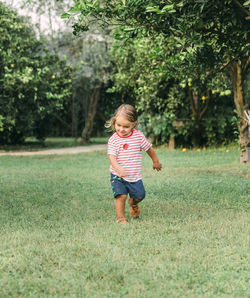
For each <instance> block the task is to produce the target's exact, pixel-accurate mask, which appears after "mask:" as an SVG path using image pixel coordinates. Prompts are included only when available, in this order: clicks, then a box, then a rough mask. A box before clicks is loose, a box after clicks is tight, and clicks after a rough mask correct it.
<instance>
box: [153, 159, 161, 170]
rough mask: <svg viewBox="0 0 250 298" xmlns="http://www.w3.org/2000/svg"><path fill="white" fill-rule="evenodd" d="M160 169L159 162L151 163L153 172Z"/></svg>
mask: <svg viewBox="0 0 250 298" xmlns="http://www.w3.org/2000/svg"><path fill="white" fill-rule="evenodd" d="M161 168H162V165H161V163H160V162H159V161H157V162H154V163H153V169H154V170H157V171H160V170H161Z"/></svg>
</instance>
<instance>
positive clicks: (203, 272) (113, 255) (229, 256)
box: [0, 148, 250, 298]
mask: <svg viewBox="0 0 250 298" xmlns="http://www.w3.org/2000/svg"><path fill="white" fill-rule="evenodd" d="M228 151H229V152H226V150H225V149H223V148H222V149H214V150H212V149H210V150H201V152H198V151H190V150H187V151H186V152H182V151H181V150H175V151H168V150H166V149H164V148H161V149H158V150H157V154H158V156H159V157H160V160H161V162H162V164H163V170H162V171H161V172H159V173H157V172H155V171H153V170H152V163H151V160H150V158H149V157H148V156H146V154H144V163H143V176H144V184H145V187H146V191H147V197H146V199H145V200H144V201H143V202H142V203H141V218H140V219H139V220H129V225H128V226H120V225H118V224H116V223H115V210H114V199H113V198H112V192H111V188H110V182H109V171H108V166H109V164H108V160H107V157H106V152H102V151H101V152H91V153H84V154H77V155H60V156H36V157H10V156H4V157H0V239H1V241H0V297H1V298H2V297H202V296H209V297H249V294H250V293H249V264H248V261H249V230H248V227H249V222H248V220H249V201H250V180H249V178H250V167H249V165H247V164H240V163H239V152H238V151H237V150H236V149H235V150H234V149H232V150H231V149H230V150H228ZM126 212H127V216H129V215H128V208H127V211H126Z"/></svg>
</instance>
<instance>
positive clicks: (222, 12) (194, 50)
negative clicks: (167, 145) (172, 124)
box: [64, 0, 250, 134]
mask: <svg viewBox="0 0 250 298" xmlns="http://www.w3.org/2000/svg"><path fill="white" fill-rule="evenodd" d="M249 15H250V12H249V3H248V2H244V3H243V2H242V1H236V0H224V1H217V2H211V1H207V0H204V1H195V2H193V1H191V0H182V1H178V2H176V1H168V2H167V3H163V2H159V1H156V0H155V1H141V0H135V1H75V6H74V8H73V9H72V10H70V11H69V12H68V14H65V15H64V17H69V18H71V19H74V20H75V22H76V27H77V28H78V30H79V31H81V30H87V29H88V26H89V22H90V21H91V18H92V17H95V19H96V20H97V21H99V22H100V23H101V24H103V25H104V26H106V25H107V24H109V25H112V26H113V28H114V27H117V26H118V29H116V30H115V31H114V37H115V38H116V39H118V40H121V41H122V43H123V44H122V45H121V47H122V46H123V45H124V44H125V45H126V41H128V39H130V42H131V43H132V44H134V49H135V50H136V51H137V52H141V53H142V52H143V50H144V53H143V55H144V56H143V55H141V56H139V55H138V56H137V57H135V58H134V61H135V60H136V59H138V64H136V62H135V63H134V64H135V66H132V67H131V71H128V70H126V71H125V72H123V71H119V70H118V76H116V84H118V85H119V87H118V88H121V87H122V86H123V87H122V88H123V89H124V87H125V85H127V86H129V88H133V91H134V92H135V93H136V94H137V96H138V98H139V100H138V99H137V104H138V106H139V107H140V105H141V106H142V107H143V108H145V107H146V109H147V108H148V107H150V106H151V105H152V103H153V104H154V106H158V107H159V106H161V103H162V102H163V105H164V104H165V101H166V98H160V100H159V96H157V89H158V90H159V89H160V83H159V82H160V76H162V78H164V79H162V81H163V80H164V81H165V84H168V83H169V79H171V78H174V79H175V84H181V85H184V87H185V86H187V84H190V85H192V88H190V89H191V90H190V92H191V93H192V94H191V97H192V98H193V99H195V98H198V101H197V100H196V104H195V105H196V106H194V104H193V106H192V112H193V118H194V120H195V121H196V124H195V127H196V128H195V130H197V129H198V130H199V134H200V133H201V120H202V119H203V118H204V115H205V113H206V111H207V109H208V101H206V102H207V106H204V109H203V110H202V111H200V110H199V106H200V107H201V106H202V105H203V103H204V101H202V98H207V99H208V98H210V97H211V96H210V95H209V94H211V93H220V94H221V96H223V94H222V92H227V95H230V89H231V88H228V87H227V88H226V89H224V88H221V87H220V85H221V84H220V81H223V80H224V79H223V78H222V77H223V75H220V72H221V71H223V70H229V72H230V75H231V76H230V79H231V82H232V85H233V86H235V84H236V80H237V81H238V83H237V84H238V85H242V82H243V83H244V79H245V73H246V72H247V69H248V66H249V60H250V59H249V42H248V33H249V24H248V22H249ZM131 38H132V39H134V41H131ZM148 43H149V44H150V46H148ZM138 47H140V48H141V49H142V50H141V51H140V49H138ZM128 49H129V50H128V51H127V53H126V50H125V51H124V50H123V49H122V50H121V49H118V50H117V49H116V50H117V51H118V53H119V55H120V56H122V55H123V54H121V53H122V52H123V53H125V57H126V58H124V59H123V60H126V59H128V53H129V52H132V51H133V50H132V49H131V48H130V47H129V46H128ZM145 56H147V57H145ZM141 58H142V59H141ZM129 59H130V60H131V58H129ZM116 61H117V60H116ZM142 61H143V62H142ZM118 63H119V62H118ZM143 63H145V64H143ZM234 63H236V64H238V65H241V67H242V73H243V76H242V78H241V77H237V78H236V77H234V76H232V73H231V70H230V68H229V66H232V65H233V64H234ZM120 64H121V63H120ZM118 65H119V64H118ZM138 65H139V66H140V67H139V68H138ZM124 68H125V67H122V66H121V69H124ZM136 68H137V69H136ZM139 71H141V74H139ZM152 72H153V74H154V75H152ZM128 73H129V74H128ZM126 74H128V75H127V76H126ZM217 74H219V75H217ZM216 75H217V76H216ZM133 76H134V77H135V79H137V80H141V86H137V85H136V84H135V81H133ZM143 76H144V78H142V77H143ZM130 78H132V80H130ZM241 79H242V81H241ZM122 81H123V82H122ZM137 83H138V81H137ZM138 85H140V82H139V84H138ZM241 90H242V89H240V90H235V88H234V90H233V91H234V101H235V107H236V110H237V112H238V114H239V115H240V116H241V114H242V110H243V109H244V107H245V103H244V100H243V101H242V102H240V103H239V102H237V101H238V99H239V98H240V97H239V96H238V94H237V92H242V91H241ZM224 95H225V94H224ZM240 96H241V95H240ZM241 97H242V98H243V96H241ZM209 101H210V104H213V103H212V102H211V100H209ZM152 113H153V117H155V116H156V117H158V116H157V115H156V114H155V112H154V111H152ZM222 126H223V125H222ZM241 126H242V123H241ZM242 130H243V127H241V131H242ZM196 133H197V132H196Z"/></svg>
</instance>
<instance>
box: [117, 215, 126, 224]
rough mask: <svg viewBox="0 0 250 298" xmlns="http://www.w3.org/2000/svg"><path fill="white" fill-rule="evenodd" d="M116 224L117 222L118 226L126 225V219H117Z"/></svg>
mask: <svg viewBox="0 0 250 298" xmlns="http://www.w3.org/2000/svg"><path fill="white" fill-rule="evenodd" d="M116 222H117V223H118V224H120V225H128V221H127V218H125V217H121V218H118V219H117V220H116Z"/></svg>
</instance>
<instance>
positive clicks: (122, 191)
mask: <svg viewBox="0 0 250 298" xmlns="http://www.w3.org/2000/svg"><path fill="white" fill-rule="evenodd" d="M110 181H111V186H112V190H113V194H114V197H115V198H116V197H117V196H119V195H127V194H129V196H130V198H132V199H141V200H142V199H144V198H145V195H146V192H145V189H144V186H143V183H142V180H138V181H136V182H128V181H126V180H124V179H123V178H121V177H119V176H116V175H114V174H112V173H111V179H110Z"/></svg>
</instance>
